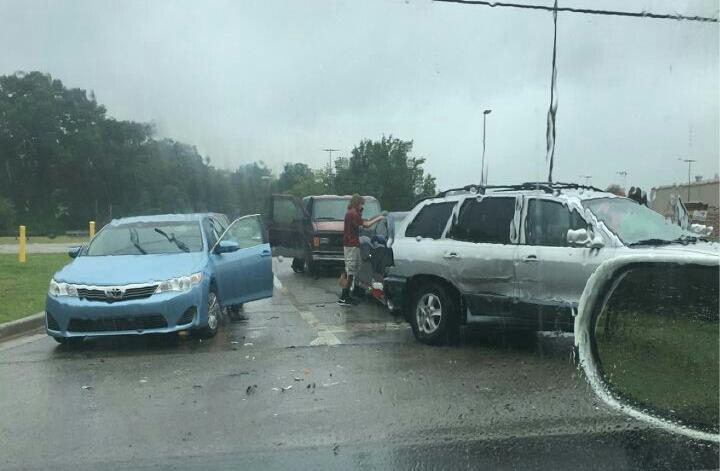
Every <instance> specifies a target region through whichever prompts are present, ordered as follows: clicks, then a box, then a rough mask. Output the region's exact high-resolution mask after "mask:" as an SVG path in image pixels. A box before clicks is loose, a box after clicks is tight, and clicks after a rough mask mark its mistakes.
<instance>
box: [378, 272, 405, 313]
mask: <svg viewBox="0 0 720 471" xmlns="http://www.w3.org/2000/svg"><path fill="white" fill-rule="evenodd" d="M406 285H407V279H406V278H404V277H401V276H387V277H385V279H384V280H383V291H384V294H385V300H386V304H387V307H388V309H390V310H391V311H400V310H402V308H403V305H404V304H405V303H404V300H405V291H406Z"/></svg>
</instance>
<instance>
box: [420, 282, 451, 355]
mask: <svg viewBox="0 0 720 471" xmlns="http://www.w3.org/2000/svg"><path fill="white" fill-rule="evenodd" d="M411 309H412V311H411V313H410V324H411V325H412V330H413V333H414V334H415V338H417V339H418V340H419V341H421V342H423V343H426V344H431V345H444V344H448V343H453V342H454V341H455V339H456V338H457V333H458V329H459V325H458V318H459V316H458V307H457V301H456V300H455V299H454V297H453V296H451V295H449V294H448V292H447V290H446V289H445V288H444V287H443V286H441V285H439V284H437V283H424V284H422V285H421V286H419V287H418V289H416V290H415V295H414V296H413V301H412V304H411Z"/></svg>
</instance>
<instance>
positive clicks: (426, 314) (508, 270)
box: [383, 183, 720, 344]
mask: <svg viewBox="0 0 720 471" xmlns="http://www.w3.org/2000/svg"><path fill="white" fill-rule="evenodd" d="M392 251H393V257H394V265H393V266H391V267H389V268H388V269H387V271H386V277H385V279H384V283H383V284H384V291H385V296H386V298H387V299H388V306H389V307H390V308H391V309H401V310H402V311H403V312H404V314H405V316H406V318H407V320H408V321H409V322H410V323H411V325H412V328H413V332H414V334H415V336H416V337H417V338H418V339H419V340H420V341H422V342H425V343H434V344H438V343H446V342H452V341H453V338H454V337H455V335H456V334H457V332H458V328H459V326H460V324H463V323H467V324H473V323H485V324H501V325H506V326H510V327H518V328H527V329H533V330H561V331H572V329H573V317H574V315H575V313H576V309H577V306H578V301H579V298H580V295H581V294H582V292H583V289H584V287H585V284H586V282H587V280H588V278H589V277H590V275H591V274H592V273H593V271H594V270H595V268H597V266H598V265H599V264H600V263H602V262H603V261H605V260H607V259H608V258H612V257H618V256H622V255H625V254H632V253H637V251H652V252H653V253H657V254H658V255H660V254H662V253H670V252H672V253H678V252H680V253H682V252H686V253H687V252H703V253H708V254H712V255H715V256H718V255H719V253H720V252H719V246H718V244H717V243H708V242H706V241H704V240H702V239H700V238H699V237H698V235H697V234H693V233H691V232H688V231H686V230H683V229H681V228H680V227H679V226H677V225H673V224H672V223H670V222H669V221H667V220H666V219H665V218H663V216H661V215H660V214H658V213H656V212H654V211H653V210H651V209H649V208H648V207H647V206H644V205H642V204H640V203H638V202H636V201H634V200H631V199H628V198H623V197H618V196H616V195H613V194H611V193H607V192H604V191H602V190H598V189H596V188H592V187H584V186H580V185H575V184H561V183H525V184H521V185H512V186H502V187H475V186H469V187H464V188H461V189H456V190H449V191H447V192H444V193H441V194H439V195H438V196H436V197H434V198H431V199H427V200H425V201H422V202H421V203H419V204H418V205H417V206H416V207H415V208H414V209H413V210H412V211H411V212H410V214H409V215H408V216H407V217H406V218H405V221H404V222H403V223H402V224H401V225H400V226H399V227H398V228H397V234H396V237H395V241H394V243H393V245H392Z"/></svg>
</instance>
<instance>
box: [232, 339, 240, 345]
mask: <svg viewBox="0 0 720 471" xmlns="http://www.w3.org/2000/svg"><path fill="white" fill-rule="evenodd" d="M230 343H231V344H232V345H237V344H239V343H240V342H238V341H237V340H231V341H230Z"/></svg>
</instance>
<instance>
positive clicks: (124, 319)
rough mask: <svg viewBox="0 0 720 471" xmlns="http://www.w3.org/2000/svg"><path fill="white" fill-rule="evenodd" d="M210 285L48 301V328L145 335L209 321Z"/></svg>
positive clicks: (62, 333) (71, 333)
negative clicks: (139, 295) (113, 298)
mask: <svg viewBox="0 0 720 471" xmlns="http://www.w3.org/2000/svg"><path fill="white" fill-rule="evenodd" d="M207 293H208V286H207V284H206V283H201V284H200V285H197V286H195V287H193V288H192V289H190V290H189V291H186V292H182V293H173V292H170V293H161V294H153V295H152V296H150V297H148V298H145V299H133V300H127V301H118V302H112V303H108V302H105V301H88V300H86V299H80V298H75V297H71V296H59V297H55V296H50V295H48V296H47V298H46V301H45V330H46V332H47V333H48V335H51V336H53V337H86V336H105V335H142V334H153V333H169V332H177V331H180V330H188V329H192V328H195V327H199V326H202V325H205V323H206V322H207V302H206V300H207Z"/></svg>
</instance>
